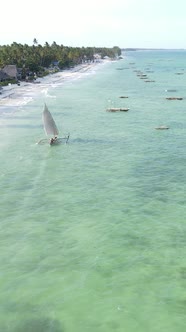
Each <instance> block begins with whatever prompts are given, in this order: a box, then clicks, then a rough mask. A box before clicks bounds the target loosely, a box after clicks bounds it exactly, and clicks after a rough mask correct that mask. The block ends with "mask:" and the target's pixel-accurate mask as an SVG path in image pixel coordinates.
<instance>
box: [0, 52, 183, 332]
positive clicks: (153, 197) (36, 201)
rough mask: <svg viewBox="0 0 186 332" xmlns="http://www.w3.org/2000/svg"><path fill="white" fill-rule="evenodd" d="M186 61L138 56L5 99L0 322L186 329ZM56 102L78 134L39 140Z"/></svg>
mask: <svg viewBox="0 0 186 332" xmlns="http://www.w3.org/2000/svg"><path fill="white" fill-rule="evenodd" d="M185 59H186V53H185V52H181V51H172V52H168V51H167V52H166V51H161V52H160V51H154V52H152V51H149V52H147V51H146V52H140V51H139V52H129V53H127V54H125V55H124V59H123V60H120V61H117V62H109V63H107V64H104V65H100V66H98V67H95V68H93V69H92V70H91V71H87V72H85V73H83V74H80V75H79V76H78V77H77V78H76V79H75V78H74V79H70V78H69V79H67V80H59V81H57V82H55V81H51V82H49V83H48V81H46V82H42V85H39V84H38V85H37V87H36V86H33V87H25V88H21V89H20V90H19V89H17V90H16V92H15V93H14V94H13V95H12V96H11V97H10V98H9V102H8V103H3V102H2V100H1V105H0V130H1V141H0V148H1V154H0V158H1V171H0V180H1V182H0V183H1V200H0V237H1V239H0V262H1V274H0V294H1V295H0V298H1V302H0V303H1V310H0V331H3V332H31V331H34V332H49V331H50V332H86V331H87V332H111V331H117V332H123V331H125V332H145V331H147V332H184V331H185V330H186V314H185V313H186V290H185V289H186V258H185V254H186V242H185V239H186V210H185V205H186V204H185V203H186V196H185V192H186V177H185V167H186V155H185V146H186V90H185V86H186V76H185V75H186V67H185ZM142 74H143V75H147V77H146V78H145V79H142V78H141V77H142V76H141V75H142ZM138 75H140V76H138ZM146 81H150V82H146ZM167 90H176V91H174V92H171V91H167ZM124 96H125V97H128V98H120V97H124ZM167 97H182V98H183V100H167V99H166V98H167ZM15 100H16V103H15ZM44 102H46V104H47V105H48V108H49V109H50V111H51V112H52V114H53V116H54V118H55V120H56V123H57V125H58V127H59V130H60V131H61V132H63V131H64V132H68V131H69V132H70V135H71V136H70V141H69V144H67V145H59V146H54V147H50V146H49V145H38V144H36V143H37V141H39V140H40V139H42V138H44V131H43V127H42V120H41V113H42V110H43V107H44V106H43V105H44ZM110 107H128V108H129V111H128V112H118V113H112V112H106V109H107V108H110ZM162 125H165V126H168V127H169V129H168V130H156V129H155V128H156V127H158V126H162Z"/></svg>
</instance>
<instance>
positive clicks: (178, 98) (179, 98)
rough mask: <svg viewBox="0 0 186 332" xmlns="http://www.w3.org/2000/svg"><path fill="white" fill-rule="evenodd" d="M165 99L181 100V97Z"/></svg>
mask: <svg viewBox="0 0 186 332" xmlns="http://www.w3.org/2000/svg"><path fill="white" fill-rule="evenodd" d="M166 99H167V100H183V98H182V97H167V98H166Z"/></svg>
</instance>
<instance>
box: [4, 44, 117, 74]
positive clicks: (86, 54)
mask: <svg viewBox="0 0 186 332" xmlns="http://www.w3.org/2000/svg"><path fill="white" fill-rule="evenodd" d="M96 55H97V56H99V57H100V58H101V59H103V58H104V57H109V58H112V59H113V58H116V57H118V56H120V55H121V49H120V48H119V47H118V46H114V47H112V48H106V47H69V46H64V45H58V44H57V43H56V42H55V41H54V42H53V43H52V44H51V45H50V44H49V43H47V42H45V44H44V46H42V45H41V44H39V43H38V41H37V40H36V39H34V40H33V45H31V46H29V45H27V44H24V45H23V44H20V43H16V42H13V43H12V44H11V45H2V46H0V69H3V68H4V67H5V66H7V65H15V66H16V67H17V68H18V69H19V73H20V75H19V76H20V79H25V78H26V77H27V76H28V75H29V76H32V78H34V76H37V77H38V76H39V77H42V76H45V75H47V74H48V73H49V70H50V69H51V68H53V70H56V71H58V70H62V69H65V68H70V67H73V66H76V65H78V64H80V63H83V62H92V61H95V60H96Z"/></svg>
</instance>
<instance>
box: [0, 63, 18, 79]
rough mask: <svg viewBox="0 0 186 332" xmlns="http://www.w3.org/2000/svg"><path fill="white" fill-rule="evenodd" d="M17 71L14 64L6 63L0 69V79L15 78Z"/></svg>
mask: <svg viewBox="0 0 186 332" xmlns="http://www.w3.org/2000/svg"><path fill="white" fill-rule="evenodd" d="M17 76H18V71H17V66H16V65H7V66H5V67H4V68H3V69H2V70H1V71H0V79H1V78H2V79H3V78H4V79H3V80H5V79H16V80H17Z"/></svg>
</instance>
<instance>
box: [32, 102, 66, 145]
mask: <svg viewBox="0 0 186 332" xmlns="http://www.w3.org/2000/svg"><path fill="white" fill-rule="evenodd" d="M42 120H43V126H44V130H45V133H46V136H51V137H50V139H49V144H50V145H54V144H60V143H62V141H63V140H65V142H66V143H67V142H68V140H69V137H70V134H68V135H67V136H65V137H58V135H59V131H58V128H57V126H56V123H55V121H54V119H53V117H52V114H51V113H50V111H49V109H48V107H47V105H46V104H45V107H44V111H43V113H42ZM46 141H48V140H46V139H43V140H41V141H39V142H38V143H39V144H43V143H45V142H46Z"/></svg>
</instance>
